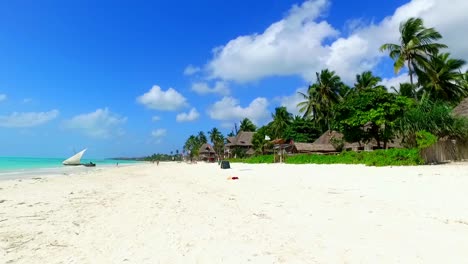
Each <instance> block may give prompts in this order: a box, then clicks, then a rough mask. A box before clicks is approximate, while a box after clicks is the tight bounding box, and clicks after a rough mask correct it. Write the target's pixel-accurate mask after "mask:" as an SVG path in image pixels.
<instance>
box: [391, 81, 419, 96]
mask: <svg viewBox="0 0 468 264" xmlns="http://www.w3.org/2000/svg"><path fill="white" fill-rule="evenodd" d="M391 89H392V90H393V91H394V92H395V93H396V94H398V95H401V96H405V97H408V98H415V97H416V98H419V97H420V95H421V90H419V91H417V92H416V94H414V93H415V90H414V89H413V86H411V84H410V83H400V89H398V90H397V89H396V88H395V87H393V86H392V87H391Z"/></svg>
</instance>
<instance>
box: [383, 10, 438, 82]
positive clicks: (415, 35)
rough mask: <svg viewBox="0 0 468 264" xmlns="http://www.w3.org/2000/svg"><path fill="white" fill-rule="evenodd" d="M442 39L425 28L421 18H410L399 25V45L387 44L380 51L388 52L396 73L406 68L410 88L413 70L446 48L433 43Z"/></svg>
mask: <svg viewBox="0 0 468 264" xmlns="http://www.w3.org/2000/svg"><path fill="white" fill-rule="evenodd" d="M441 38H442V35H440V33H439V32H437V31H436V30H435V29H434V28H425V27H424V22H423V20H422V19H421V18H410V19H408V20H407V21H405V22H403V23H401V24H400V43H399V44H392V43H387V44H384V45H382V46H381V47H380V51H388V52H389V55H390V57H391V58H392V59H393V60H394V61H395V63H394V65H393V67H394V70H395V73H398V72H399V71H400V70H401V69H402V68H403V67H404V66H405V62H406V66H407V67H408V74H409V76H410V83H411V86H413V87H414V82H413V74H414V73H415V68H416V67H418V66H419V65H421V64H422V63H423V62H424V61H426V60H427V57H428V56H429V55H432V54H437V53H438V52H439V49H442V48H447V46H446V45H444V44H440V43H434V41H436V40H439V39H441Z"/></svg>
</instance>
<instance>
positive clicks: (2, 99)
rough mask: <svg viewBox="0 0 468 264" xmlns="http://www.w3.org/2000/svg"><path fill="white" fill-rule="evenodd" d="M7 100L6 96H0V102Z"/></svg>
mask: <svg viewBox="0 0 468 264" xmlns="http://www.w3.org/2000/svg"><path fill="white" fill-rule="evenodd" d="M6 99H7V96H6V94H0V102H1V101H4V100H6Z"/></svg>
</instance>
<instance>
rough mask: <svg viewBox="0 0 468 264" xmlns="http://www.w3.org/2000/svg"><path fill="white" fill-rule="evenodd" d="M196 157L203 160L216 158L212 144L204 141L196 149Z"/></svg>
mask: <svg viewBox="0 0 468 264" xmlns="http://www.w3.org/2000/svg"><path fill="white" fill-rule="evenodd" d="M198 157H199V158H200V159H201V160H204V161H214V160H215V158H216V151H215V150H214V148H213V146H211V145H210V144H208V143H205V144H203V145H202V146H201V147H200V149H199V150H198Z"/></svg>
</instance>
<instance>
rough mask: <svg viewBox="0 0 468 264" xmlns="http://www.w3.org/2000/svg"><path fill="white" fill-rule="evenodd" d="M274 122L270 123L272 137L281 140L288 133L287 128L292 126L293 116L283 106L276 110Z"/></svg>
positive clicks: (273, 116)
mask: <svg viewBox="0 0 468 264" xmlns="http://www.w3.org/2000/svg"><path fill="white" fill-rule="evenodd" d="M271 117H272V118H273V121H271V122H270V124H269V126H270V128H271V132H272V136H273V137H274V138H281V137H283V135H284V132H285V131H286V128H287V127H288V126H289V124H291V121H292V118H293V116H292V114H291V113H289V112H288V110H287V109H286V107H284V106H281V107H277V108H275V113H274V114H272V115H271Z"/></svg>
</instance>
